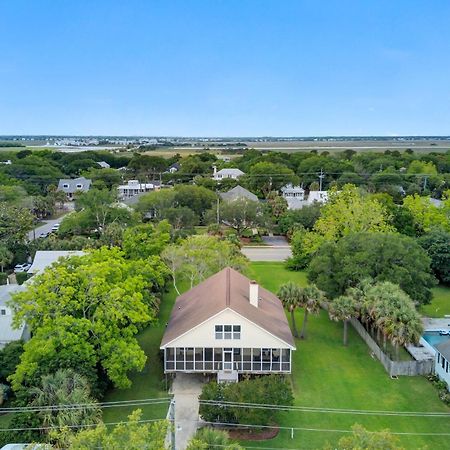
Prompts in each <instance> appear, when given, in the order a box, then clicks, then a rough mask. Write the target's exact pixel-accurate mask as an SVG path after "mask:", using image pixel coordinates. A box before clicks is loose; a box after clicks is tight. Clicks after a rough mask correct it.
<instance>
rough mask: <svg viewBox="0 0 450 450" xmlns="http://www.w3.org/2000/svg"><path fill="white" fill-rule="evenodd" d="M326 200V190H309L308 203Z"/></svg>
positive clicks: (324, 201)
mask: <svg viewBox="0 0 450 450" xmlns="http://www.w3.org/2000/svg"><path fill="white" fill-rule="evenodd" d="M327 201H328V191H309V195H308V204H309V205H312V204H313V203H314V202H318V203H326V202H327Z"/></svg>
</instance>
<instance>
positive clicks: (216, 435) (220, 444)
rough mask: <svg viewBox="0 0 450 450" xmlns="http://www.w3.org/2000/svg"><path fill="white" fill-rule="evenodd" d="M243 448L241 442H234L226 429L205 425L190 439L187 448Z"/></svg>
mask: <svg viewBox="0 0 450 450" xmlns="http://www.w3.org/2000/svg"><path fill="white" fill-rule="evenodd" d="M217 448H221V449H224V450H241V449H243V447H241V446H240V445H239V444H236V443H232V442H231V441H230V438H229V437H228V434H227V432H226V431H221V430H214V429H213V428H209V427H205V428H201V429H200V430H198V431H197V433H195V436H194V437H193V438H192V439H191V440H190V441H189V444H188V446H187V450H216V449H217Z"/></svg>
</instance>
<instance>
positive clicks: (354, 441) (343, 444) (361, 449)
mask: <svg viewBox="0 0 450 450" xmlns="http://www.w3.org/2000/svg"><path fill="white" fill-rule="evenodd" d="M352 430H353V433H352V434H351V435H350V436H344V437H342V438H341V439H339V441H338V443H337V444H333V445H327V446H325V447H324V450H380V449H383V450H404V449H403V447H399V445H398V438H397V437H396V436H394V435H393V434H391V433H390V432H389V430H383V431H378V432H375V433H374V432H373V431H367V430H366V429H365V428H364V427H363V426H361V425H358V424H355V425H353V426H352Z"/></svg>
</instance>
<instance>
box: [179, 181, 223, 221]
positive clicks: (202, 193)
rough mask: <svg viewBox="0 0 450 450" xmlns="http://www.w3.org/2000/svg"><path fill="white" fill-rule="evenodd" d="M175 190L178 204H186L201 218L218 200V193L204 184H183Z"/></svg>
mask: <svg viewBox="0 0 450 450" xmlns="http://www.w3.org/2000/svg"><path fill="white" fill-rule="evenodd" d="M174 191H175V198H174V201H175V204H176V206H186V207H188V208H190V209H192V211H194V212H195V214H197V216H199V217H200V218H201V217H203V215H204V214H205V212H206V211H207V210H208V209H210V208H211V207H212V205H214V204H215V203H216V201H217V194H216V193H215V192H212V191H210V190H209V189H207V188H205V187H202V186H194V185H186V184H181V185H177V186H175V188H174Z"/></svg>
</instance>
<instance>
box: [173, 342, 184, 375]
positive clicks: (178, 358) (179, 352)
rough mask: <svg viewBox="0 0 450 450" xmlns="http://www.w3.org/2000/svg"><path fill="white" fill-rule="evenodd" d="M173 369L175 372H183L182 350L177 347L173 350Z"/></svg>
mask: <svg viewBox="0 0 450 450" xmlns="http://www.w3.org/2000/svg"><path fill="white" fill-rule="evenodd" d="M175 367H176V369H177V370H184V348H183V347H177V348H176V350H175Z"/></svg>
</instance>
